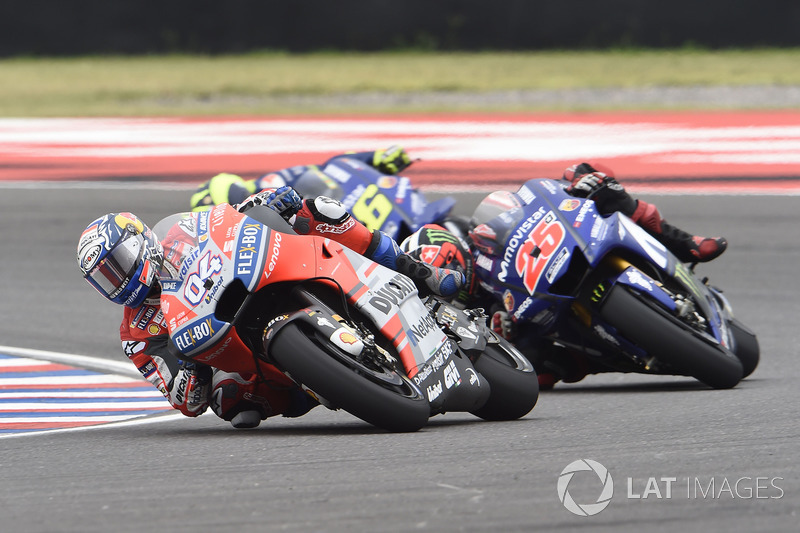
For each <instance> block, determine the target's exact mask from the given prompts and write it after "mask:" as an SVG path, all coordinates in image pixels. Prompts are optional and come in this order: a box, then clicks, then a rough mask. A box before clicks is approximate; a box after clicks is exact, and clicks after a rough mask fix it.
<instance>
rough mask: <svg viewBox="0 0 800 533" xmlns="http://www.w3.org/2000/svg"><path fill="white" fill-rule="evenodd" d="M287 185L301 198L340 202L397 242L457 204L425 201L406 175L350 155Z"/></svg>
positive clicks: (441, 219)
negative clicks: (391, 173)
mask: <svg viewBox="0 0 800 533" xmlns="http://www.w3.org/2000/svg"><path fill="white" fill-rule="evenodd" d="M288 185H291V186H292V187H293V188H294V189H295V190H296V191H297V192H298V193H300V195H301V196H303V197H304V198H314V197H316V196H327V197H329V198H333V199H335V200H338V201H340V202H341V203H342V204H344V206H345V208H346V209H347V210H348V211H349V212H350V213H351V214H352V215H353V216H354V217H355V218H356V219H357V220H359V221H360V222H361V223H362V224H364V225H365V226H367V228H369V229H370V230H376V229H378V230H381V231H382V232H384V233H385V234H387V235H388V236H390V237H392V238H393V239H394V240H395V241H398V242H399V241H402V240H403V239H405V238H406V237H408V236H409V235H411V234H412V233H414V232H415V231H417V230H418V229H419V228H421V227H422V226H423V225H425V224H431V223H439V222H441V221H443V220H444V219H445V217H446V216H447V215H448V214H449V213H450V211H451V210H452V209H453V206H454V205H455V203H456V201H455V199H453V198H450V197H447V198H442V199H440V200H436V201H434V202H428V201H427V199H426V198H425V195H424V194H423V193H422V191H420V190H419V189H415V188H413V187H412V186H411V181H410V180H409V179H408V178H406V177H403V176H387V175H385V174H381V173H380V172H379V171H377V170H375V169H374V168H372V167H371V166H369V165H367V164H365V163H363V162H362V161H359V160H358V159H353V158H349V157H339V158H336V159H333V160H331V161H329V162H328V163H327V164H326V165H325V166H324V168H322V170H321V171H319V170H311V171H307V172H304V173H303V174H301V175H300V176H298V177H297V178H296V179H295V180H294V181H292V182H289V183H288Z"/></svg>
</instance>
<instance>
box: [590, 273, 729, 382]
mask: <svg viewBox="0 0 800 533" xmlns="http://www.w3.org/2000/svg"><path fill="white" fill-rule="evenodd" d="M600 315H601V316H602V317H603V320H605V321H606V322H607V323H608V324H610V325H611V326H613V327H614V328H615V329H616V330H617V331H619V332H620V333H621V334H622V336H624V337H625V338H626V339H628V340H629V341H631V342H632V343H634V344H636V345H637V346H639V347H641V348H642V349H644V350H645V351H646V352H647V353H648V354H649V355H651V356H654V357H655V358H656V359H657V360H658V361H659V362H661V363H664V364H666V365H668V366H669V367H670V369H671V370H672V371H673V373H674V374H678V375H687V376H692V377H694V378H696V379H697V380H699V381H702V382H703V383H705V384H706V385H709V386H710V387H713V388H715V389H728V388H731V387H735V386H736V384H737V383H739V381H740V380H741V379H742V375H743V372H742V363H741V362H740V361H739V359H738V358H737V357H736V356H735V355H734V354H733V353H731V352H730V351H728V350H727V349H725V348H724V347H722V346H721V345H718V344H712V343H711V342H709V341H706V340H703V339H702V338H700V337H699V336H698V335H696V334H695V333H694V332H693V330H692V329H691V328H690V327H689V326H687V325H685V324H683V323H682V322H680V321H679V320H678V319H677V318H675V317H672V316H670V315H668V314H667V313H666V312H664V311H662V310H660V309H657V308H655V307H654V306H651V305H649V304H648V303H647V302H645V301H643V300H641V299H639V298H637V297H636V296H634V295H633V294H631V293H630V292H629V291H628V290H627V289H625V288H624V287H620V286H616V287H614V288H613V289H612V290H611V292H610V293H609V294H608V296H607V297H606V298H605V300H604V302H603V305H602V307H601V309H600Z"/></svg>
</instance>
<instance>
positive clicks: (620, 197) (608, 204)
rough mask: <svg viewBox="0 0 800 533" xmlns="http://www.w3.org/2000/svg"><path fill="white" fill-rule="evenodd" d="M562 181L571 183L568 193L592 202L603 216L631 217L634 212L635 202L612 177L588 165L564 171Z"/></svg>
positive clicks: (583, 164)
mask: <svg viewBox="0 0 800 533" xmlns="http://www.w3.org/2000/svg"><path fill="white" fill-rule="evenodd" d="M564 179H566V180H569V181H571V182H572V183H571V184H570V185H569V187H567V192H568V193H570V194H571V195H573V196H578V197H580V198H588V199H590V200H594V202H595V204H596V205H597V209H598V211H600V213H601V214H603V215H608V214H611V213H614V212H616V211H619V212H621V213H623V214H625V215H628V216H631V215H632V214H633V212H634V211H635V210H636V200H634V199H633V198H632V197H631V195H629V194H628V193H627V191H625V189H624V188H623V187H622V185H620V184H619V182H617V180H616V179H615V178H614V176H613V175H609V174H608V173H605V172H600V171H598V170H596V169H595V168H594V167H592V166H591V165H590V164H588V163H581V164H580V165H575V166H572V167H569V168H568V169H567V170H566V171H564Z"/></svg>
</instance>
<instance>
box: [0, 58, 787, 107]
mask: <svg viewBox="0 0 800 533" xmlns="http://www.w3.org/2000/svg"><path fill="white" fill-rule="evenodd" d="M798 65H800V49H764V50H752V51H745V50H726V51H707V50H683V49H682V50H669V51H652V50H638V51H630V50H623V51H608V52H558V51H556V52H530V53H494V52H492V53H488V52H487V53H479V54H467V53H427V52H390V53H375V54H354V53H342V54H337V53H316V54H302V55H292V54H286V53H279V52H274V53H268V52H265V53H256V54H248V55H239V56H214V57H208V56H164V57H161V56H143V57H79V58H66V59H53V58H40V59H34V58H23V59H7V60H0V116H6V117H24V116H125V115H129V116H130V115H132V116H139V115H141V116H147V115H214V114H240V113H247V114H260V113H273V114H275V113H278V114H280V113H303V112H319V111H339V112H352V111H358V110H367V111H373V110H382V111H386V109H380V104H377V107H376V105H372V104H370V105H366V106H365V105H363V104H360V105H359V104H353V103H346V104H342V103H341V102H335V103H331V102H329V101H328V102H326V101H316V100H314V101H312V102H310V103H309V102H305V103H296V102H292V101H290V100H288V98H289V97H290V96H297V95H300V96H306V97H332V96H337V95H346V94H352V93H374V92H379V93H401V94H402V93H416V92H422V91H441V92H467V93H482V92H490V91H502V90H536V89H551V90H552V89H578V88H592V87H594V88H630V87H676V86H713V85H731V86H743V85H800V69H798V68H797V66H798ZM438 109H440V110H457V109H458V108H457V107H453V108H451V107H448V106H445V107H442V104H439V107H438ZM396 110H401V111H402V110H426V109H418V108H414V106H413V105H410V106H405V107H403V108H402V109H400V108H396ZM427 110H429V109H427Z"/></svg>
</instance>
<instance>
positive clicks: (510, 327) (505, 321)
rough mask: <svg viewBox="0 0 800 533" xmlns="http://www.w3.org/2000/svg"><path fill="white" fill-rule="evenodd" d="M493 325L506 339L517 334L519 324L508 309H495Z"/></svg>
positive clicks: (493, 328) (494, 329)
mask: <svg viewBox="0 0 800 533" xmlns="http://www.w3.org/2000/svg"><path fill="white" fill-rule="evenodd" d="M491 327H492V330H493V331H494V332H495V333H497V334H498V335H500V336H501V337H503V338H504V339H506V340H511V339H513V338H514V337H515V336H516V334H517V325H516V323H514V320H513V319H512V318H511V315H509V314H508V313H507V312H506V311H495V312H494V313H493V314H492V322H491Z"/></svg>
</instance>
